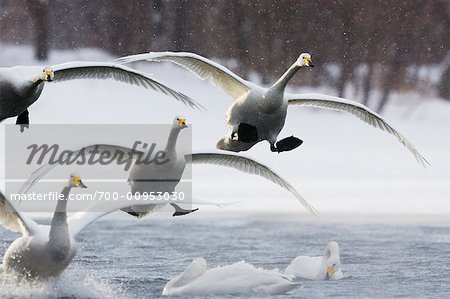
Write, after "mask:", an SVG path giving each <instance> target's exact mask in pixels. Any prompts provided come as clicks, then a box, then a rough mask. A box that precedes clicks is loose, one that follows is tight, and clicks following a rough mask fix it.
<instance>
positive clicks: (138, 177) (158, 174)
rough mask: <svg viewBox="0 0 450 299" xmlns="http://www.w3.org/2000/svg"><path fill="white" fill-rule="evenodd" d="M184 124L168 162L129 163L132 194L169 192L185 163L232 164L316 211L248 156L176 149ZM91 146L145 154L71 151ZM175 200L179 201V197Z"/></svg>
mask: <svg viewBox="0 0 450 299" xmlns="http://www.w3.org/2000/svg"><path fill="white" fill-rule="evenodd" d="M185 128H187V125H186V118H184V117H180V116H179V117H176V118H175V119H174V121H173V123H172V128H171V130H170V134H169V137H168V139H167V143H166V145H165V148H164V152H165V157H166V158H167V159H169V162H168V163H164V164H160V165H158V164H156V163H150V164H145V163H135V164H134V165H133V166H132V167H131V169H130V172H129V177H128V182H129V184H130V187H131V192H132V193H133V194H136V193H140V194H144V193H145V192H147V193H149V192H155V191H159V192H168V193H171V192H173V191H174V190H175V187H176V186H177V185H178V183H179V182H180V179H181V176H182V174H183V172H184V169H185V167H186V163H192V164H213V165H218V166H223V167H229V168H234V169H236V170H239V171H242V172H244V173H248V174H255V175H259V176H262V177H263V178H265V179H267V180H269V181H272V182H273V183H275V184H277V185H279V186H280V187H282V188H284V189H286V190H287V191H289V192H290V193H291V194H292V195H294V197H295V198H296V199H297V200H298V201H299V202H300V203H301V204H302V205H303V206H304V207H305V208H306V209H307V210H308V211H310V212H311V213H312V214H317V210H316V209H315V208H314V207H313V206H312V205H311V204H310V203H308V202H307V201H306V200H305V199H304V198H303V197H302V196H301V195H300V194H299V193H298V191H297V190H296V189H295V188H294V187H293V186H292V185H291V184H290V183H288V182H287V181H286V180H285V179H283V178H282V177H281V176H280V175H278V174H277V173H276V172H274V171H273V170H271V169H270V168H269V167H267V166H265V165H263V164H261V163H258V162H256V161H254V160H252V159H250V158H246V157H241V156H236V155H230V154H222V153H193V154H187V155H185V154H181V153H179V152H178V151H177V150H176V145H177V139H178V135H179V133H180V131H181V130H183V129H185ZM94 147H96V148H97V149H98V151H97V152H102V151H106V152H110V156H111V157H114V153H115V152H116V151H120V152H124V153H126V154H127V156H128V157H130V158H132V159H139V158H140V157H142V156H145V155H146V153H145V152H141V151H139V150H136V149H132V148H127V147H122V146H115V145H105V144H101V145H100V144H96V145H91V146H88V147H84V148H81V149H79V150H77V151H74V155H77V153H78V152H80V151H82V150H83V151H85V152H87V151H89V150H90V149H93V148H94ZM56 166H57V164H52V165H50V164H45V165H43V166H41V167H39V168H38V169H37V170H35V171H34V172H33V173H32V174H31V176H30V177H29V178H28V179H27V181H26V182H25V183H24V184H23V185H22V187H21V188H20V190H19V193H26V192H28V191H29V190H30V189H31V188H32V187H33V186H34V185H35V184H36V183H37V182H38V181H39V180H40V179H41V178H42V177H44V176H45V174H46V173H48V172H49V171H50V170H52V169H53V168H54V167H56ZM177 203H180V201H178V202H177ZM171 205H172V206H173V207H174V208H175V214H174V216H179V215H185V214H189V213H191V212H193V211H195V210H196V209H194V210H185V209H182V208H181V207H179V206H178V205H177V204H176V203H172V204H171ZM161 206H162V205H160V204H149V205H147V206H138V207H130V208H128V209H125V211H126V212H127V213H129V214H131V215H133V216H136V217H139V218H142V217H144V216H147V215H149V214H150V213H152V212H154V211H155V210H156V209H157V208H159V207H161Z"/></svg>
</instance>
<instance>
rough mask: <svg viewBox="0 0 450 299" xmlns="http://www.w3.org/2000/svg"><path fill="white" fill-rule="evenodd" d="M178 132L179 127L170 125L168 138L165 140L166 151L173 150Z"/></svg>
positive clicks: (171, 151) (169, 152) (172, 151)
mask: <svg viewBox="0 0 450 299" xmlns="http://www.w3.org/2000/svg"><path fill="white" fill-rule="evenodd" d="M178 134H180V128H178V127H172V129H171V130H170V134H169V139H168V140H167V145H166V153H168V154H171V153H174V152H175V149H176V145H177V139H178Z"/></svg>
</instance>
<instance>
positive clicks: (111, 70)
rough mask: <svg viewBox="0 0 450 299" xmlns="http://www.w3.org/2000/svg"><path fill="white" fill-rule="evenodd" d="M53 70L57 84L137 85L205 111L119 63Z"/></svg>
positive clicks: (73, 64)
mask: <svg viewBox="0 0 450 299" xmlns="http://www.w3.org/2000/svg"><path fill="white" fill-rule="evenodd" d="M51 69H52V70H53V71H54V74H55V76H54V79H53V81H55V82H61V81H67V80H74V79H100V80H106V79H114V80H116V81H120V82H124V83H127V84H131V85H137V86H141V87H144V88H146V89H153V90H154V91H157V92H160V93H163V94H165V95H167V96H171V97H173V98H174V99H176V100H178V101H180V102H182V103H183V104H185V105H187V106H189V107H192V108H197V109H205V108H204V107H203V106H202V105H200V104H199V103H197V102H196V101H195V100H193V99H191V98H190V97H188V96H187V95H184V94H182V93H181V92H178V91H175V90H173V89H171V88H170V87H168V86H166V85H164V84H162V83H161V82H158V81H156V80H155V79H153V78H150V77H149V76H148V75H146V74H144V73H141V72H138V71H136V70H133V69H131V68H128V67H126V66H123V65H120V64H117V63H99V62H95V63H93V62H92V63H89V62H69V63H63V64H58V65H55V66H53V67H51Z"/></svg>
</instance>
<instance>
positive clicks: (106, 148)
mask: <svg viewBox="0 0 450 299" xmlns="http://www.w3.org/2000/svg"><path fill="white" fill-rule="evenodd" d="M93 149H96V152H97V153H101V152H121V153H123V157H124V158H125V157H127V156H128V158H130V159H136V158H139V157H141V156H142V155H143V154H144V152H142V151H139V150H136V149H132V148H128V147H123V146H118V145H111V144H93V145H89V146H85V147H82V148H80V149H78V150H74V151H73V155H74V156H76V155H78V154H80V153H81V152H83V151H84V152H85V153H87V152H90V151H92V150H93ZM118 156H119V155H116V156H115V158H116V160H117V159H118ZM113 157H114V156H113ZM56 166H58V164H44V165H42V166H41V167H39V168H38V169H36V170H35V171H33V173H32V174H31V175H30V176H29V177H28V179H27V180H26V181H25V182H24V183H23V184H22V186H21V187H20V189H19V193H22V194H23V193H27V192H28V191H29V190H30V189H31V188H32V187H33V186H34V185H36V183H37V182H39V181H40V180H41V179H42V178H43V177H44V176H45V175H46V174H47V173H49V172H50V171H51V170H52V169H53V168H55V167H56Z"/></svg>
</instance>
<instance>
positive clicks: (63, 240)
mask: <svg viewBox="0 0 450 299" xmlns="http://www.w3.org/2000/svg"><path fill="white" fill-rule="evenodd" d="M71 188H72V187H69V186H67V187H64V189H63V190H62V191H61V194H62V199H59V200H58V203H57V204H56V209H55V213H54V214H53V219H52V223H51V227H50V235H49V246H50V247H52V248H55V249H61V248H65V247H67V245H70V237H69V227H68V225H67V211H66V209H67V200H68V197H69V192H70V189H71Z"/></svg>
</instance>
